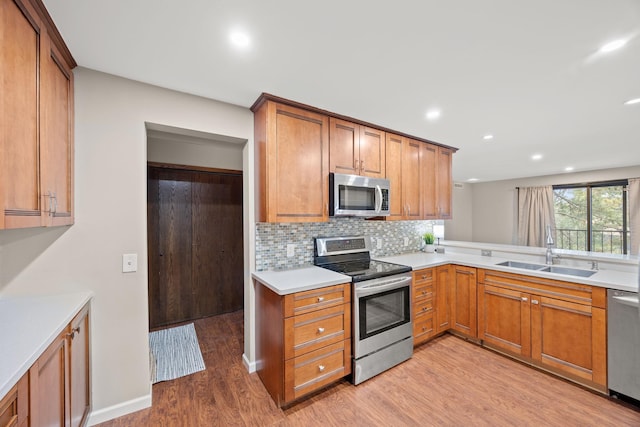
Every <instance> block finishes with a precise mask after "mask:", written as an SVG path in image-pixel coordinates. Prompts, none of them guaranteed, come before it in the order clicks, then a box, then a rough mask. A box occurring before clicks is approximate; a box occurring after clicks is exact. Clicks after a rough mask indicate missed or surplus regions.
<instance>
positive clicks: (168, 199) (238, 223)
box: [147, 163, 244, 329]
mask: <svg viewBox="0 0 640 427" xmlns="http://www.w3.org/2000/svg"><path fill="white" fill-rule="evenodd" d="M242 191H243V179H242V171H235V170H224V169H212V168H203V167H189V166H176V165H166V164H156V163H149V164H148V170H147V227H148V230H147V232H148V233H147V239H148V248H149V249H148V256H149V260H148V265H149V328H150V329H154V328H159V327H163V326H167V325H171V324H175V323H181V322H186V321H190V320H194V319H200V318H203V317H208V316H214V315H217V314H222V313H228V312H232V311H236V310H240V309H242V308H243V301H244V292H243V291H244V267H243V265H244V251H243V225H242V220H243V216H242V209H243V206H242Z"/></svg>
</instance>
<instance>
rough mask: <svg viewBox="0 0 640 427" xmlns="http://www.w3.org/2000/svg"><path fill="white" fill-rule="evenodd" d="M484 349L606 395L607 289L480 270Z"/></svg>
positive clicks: (480, 319) (481, 332)
mask: <svg viewBox="0 0 640 427" xmlns="http://www.w3.org/2000/svg"><path fill="white" fill-rule="evenodd" d="M478 282H479V285H478V291H479V292H478V294H479V298H480V302H479V308H478V319H479V320H478V328H479V338H480V339H482V340H483V344H484V345H487V346H489V347H492V348H495V349H498V350H501V351H504V352H506V353H508V354H510V355H513V356H515V357H517V358H519V359H521V360H524V361H526V362H528V363H531V364H534V365H536V366H539V367H542V368H544V369H547V370H550V371H552V372H554V373H557V374H559V375H562V376H564V377H567V378H569V379H572V380H574V381H576V382H579V383H581V384H584V385H587V386H589V387H592V388H595V389H597V390H600V391H604V392H606V385H607V377H606V366H607V351H606V289H604V288H599V287H591V286H588V285H582V284H577V283H570V282H563V281H557V280H550V279H542V278H535V277H530V276H522V275H518V274H511V273H503V272H497V271H491V270H480V273H479V279H478Z"/></svg>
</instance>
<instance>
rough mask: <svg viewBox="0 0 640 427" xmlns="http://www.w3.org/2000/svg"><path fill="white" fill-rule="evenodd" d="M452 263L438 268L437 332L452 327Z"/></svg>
mask: <svg viewBox="0 0 640 427" xmlns="http://www.w3.org/2000/svg"><path fill="white" fill-rule="evenodd" d="M452 276H453V275H452V273H451V266H450V265H442V266H440V267H437V268H436V333H440V332H443V331H446V330H448V329H449V328H450V327H451V281H452V278H453V277H452Z"/></svg>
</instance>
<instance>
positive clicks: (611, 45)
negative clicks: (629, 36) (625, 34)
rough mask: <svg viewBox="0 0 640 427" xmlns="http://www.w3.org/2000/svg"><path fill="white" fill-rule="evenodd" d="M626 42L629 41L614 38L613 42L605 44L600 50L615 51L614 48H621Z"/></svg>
mask: <svg viewBox="0 0 640 427" xmlns="http://www.w3.org/2000/svg"><path fill="white" fill-rule="evenodd" d="M625 44H627V41H626V40H624V39H618V40H614V41H612V42H609V43H607V44H605V45H603V46H602V47H601V48H600V52H603V53H607V52H613V51H614V50H618V49H620V48H621V47H622V46H624V45H625Z"/></svg>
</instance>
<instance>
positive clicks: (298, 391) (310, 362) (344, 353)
mask: <svg viewBox="0 0 640 427" xmlns="http://www.w3.org/2000/svg"><path fill="white" fill-rule="evenodd" d="M350 373H351V340H344V341H340V342H338V343H335V344H332V345H330V346H327V347H323V348H321V349H319V350H316V351H313V352H311V353H308V354H305V355H302V356H299V357H296V358H294V359H290V360H287V361H286V362H285V400H286V401H292V400H294V399H297V398H299V397H302V396H304V395H305V394H308V393H311V392H313V391H315V390H318V389H320V388H322V387H324V386H325V385H327V384H330V383H332V382H334V381H336V380H339V379H340V378H342V377H344V376H345V375H348V374H350Z"/></svg>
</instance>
